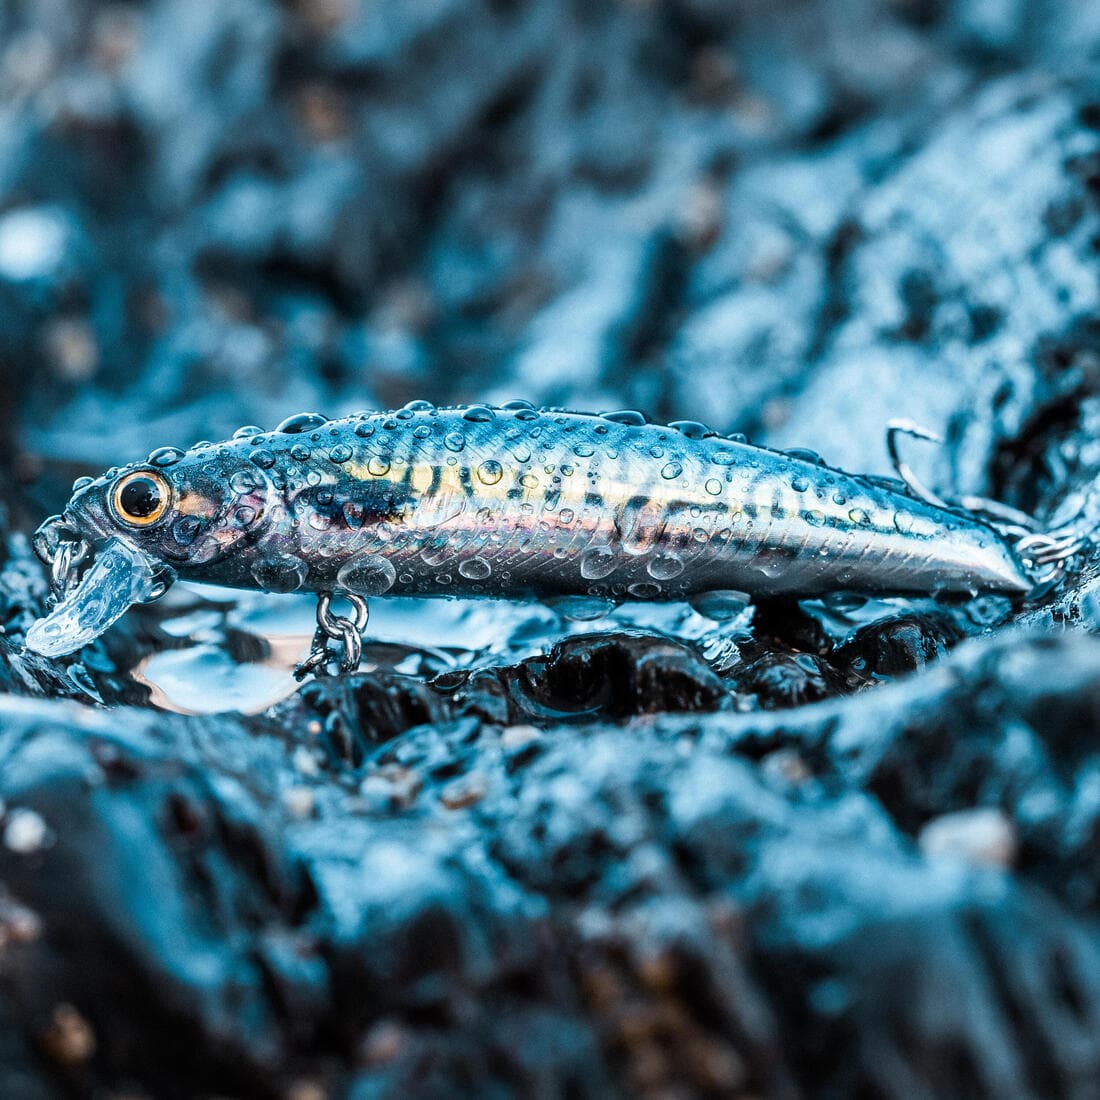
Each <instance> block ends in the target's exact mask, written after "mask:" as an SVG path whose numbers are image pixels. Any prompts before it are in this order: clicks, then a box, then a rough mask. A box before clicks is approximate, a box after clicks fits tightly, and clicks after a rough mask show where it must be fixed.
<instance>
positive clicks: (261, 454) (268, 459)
mask: <svg viewBox="0 0 1100 1100" xmlns="http://www.w3.org/2000/svg"><path fill="white" fill-rule="evenodd" d="M248 457H249V460H250V461H251V462H252V463H253V464H254V465H256V466H259V467H260V469H261V470H270V469H271V467H272V466H274V465H275V456H274V455H273V454H272V453H271V452H270V451H262V450H261V451H253V453H252V454H251V455H249V456H248Z"/></svg>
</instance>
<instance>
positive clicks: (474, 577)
mask: <svg viewBox="0 0 1100 1100" xmlns="http://www.w3.org/2000/svg"><path fill="white" fill-rule="evenodd" d="M458 571H459V572H460V573H461V574H462V575H463V576H464V577H465V578H466V579H467V580H468V581H483V580H485V579H486V577H488V576H489V574H490V573H492V571H493V567H492V566H491V565H490V564H489V563H488V562H487V561H486V560H485V559H484V558H470V559H469V561H464V562H462V563H460V565H459V567H458Z"/></svg>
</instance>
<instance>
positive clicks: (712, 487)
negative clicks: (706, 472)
mask: <svg viewBox="0 0 1100 1100" xmlns="http://www.w3.org/2000/svg"><path fill="white" fill-rule="evenodd" d="M703 488H704V489H706V491H707V492H708V493H710V495H711V496H712V497H716V496H718V494H719V493H721V492H722V483H721V482H720V481H719V480H718V479H717V478H716V477H712V478H709V479H708V480H707V482H706V484H705V485H704V486H703Z"/></svg>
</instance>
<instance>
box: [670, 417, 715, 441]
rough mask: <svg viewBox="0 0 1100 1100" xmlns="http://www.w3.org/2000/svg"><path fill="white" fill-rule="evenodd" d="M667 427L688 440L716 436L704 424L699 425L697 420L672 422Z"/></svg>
mask: <svg viewBox="0 0 1100 1100" xmlns="http://www.w3.org/2000/svg"><path fill="white" fill-rule="evenodd" d="M669 427H670V428H671V429H672V430H673V431H676V432H679V433H680V434H681V435H686V436H687V437H688V439H706V438H707V436H710V435H717V434H718V433H717V432H714V431H712V430H711V429H710V428H708V427H707V426H706V424H700V423H699V421H698V420H673V421H672V423H671V424H669Z"/></svg>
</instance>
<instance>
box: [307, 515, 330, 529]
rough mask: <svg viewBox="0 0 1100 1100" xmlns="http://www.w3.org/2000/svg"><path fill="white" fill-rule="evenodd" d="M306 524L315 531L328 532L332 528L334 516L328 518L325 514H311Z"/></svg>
mask: <svg viewBox="0 0 1100 1100" xmlns="http://www.w3.org/2000/svg"><path fill="white" fill-rule="evenodd" d="M306 522H307V523H308V524H309V525H310V527H312V528H313V529H314V531H327V530H328V529H329V528H330V527H331V526H332V516H326V515H325V514H324V513H323V512H310V513H309V518H308V519H307V520H306Z"/></svg>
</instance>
